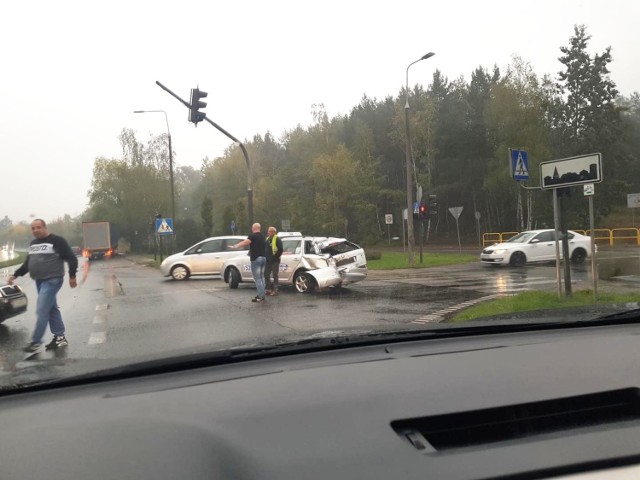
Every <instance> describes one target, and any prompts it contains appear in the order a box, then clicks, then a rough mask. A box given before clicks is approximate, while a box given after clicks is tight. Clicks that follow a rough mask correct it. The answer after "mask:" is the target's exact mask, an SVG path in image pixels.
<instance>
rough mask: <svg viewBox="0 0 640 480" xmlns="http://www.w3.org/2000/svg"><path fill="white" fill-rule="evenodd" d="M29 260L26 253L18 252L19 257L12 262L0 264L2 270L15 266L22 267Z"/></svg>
mask: <svg viewBox="0 0 640 480" xmlns="http://www.w3.org/2000/svg"><path fill="white" fill-rule="evenodd" d="M26 258H27V253H26V252H18V256H17V257H16V258H14V259H12V260H5V261H3V262H0V268H6V267H11V266H13V265H22V264H23V263H24V261H25V259H26Z"/></svg>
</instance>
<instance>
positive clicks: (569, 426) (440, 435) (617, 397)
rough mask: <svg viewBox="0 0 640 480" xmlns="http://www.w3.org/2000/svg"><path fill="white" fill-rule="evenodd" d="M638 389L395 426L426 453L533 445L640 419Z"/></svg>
mask: <svg viewBox="0 0 640 480" xmlns="http://www.w3.org/2000/svg"><path fill="white" fill-rule="evenodd" d="M639 392H640V390H639V389H637V388H627V389H623V390H613V391H609V392H599V393H594V394H588V395H580V396H576V397H566V398H559V399H554V400H545V401H542V402H533V403H523V404H519V405H510V406H506V407H496V408H489V409H485V410H473V411H467V412H461V413H452V414H446V415H436V416H433V417H422V418H413V419H408V420H397V421H393V422H391V427H392V428H393V429H394V430H395V431H396V433H397V434H398V435H400V437H402V438H403V439H405V440H406V441H408V442H409V443H410V444H411V445H413V446H414V447H415V448H416V449H418V450H422V451H424V452H434V451H445V450H449V449H453V448H461V447H472V446H478V445H485V444H489V443H496V442H504V441H513V440H519V439H530V438H531V437H535V436H536V435H542V434H548V433H558V432H569V431H571V430H575V429H578V428H585V427H597V426H602V425H607V424H612V423H615V422H624V421H633V420H638V419H640V395H639V394H638V393H639Z"/></svg>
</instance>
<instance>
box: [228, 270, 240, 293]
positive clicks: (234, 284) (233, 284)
mask: <svg viewBox="0 0 640 480" xmlns="http://www.w3.org/2000/svg"><path fill="white" fill-rule="evenodd" d="M238 285H240V272H239V271H238V269H237V268H235V267H231V268H230V269H229V288H238Z"/></svg>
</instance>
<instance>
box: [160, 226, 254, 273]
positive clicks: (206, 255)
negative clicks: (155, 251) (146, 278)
mask: <svg viewBox="0 0 640 480" xmlns="http://www.w3.org/2000/svg"><path fill="white" fill-rule="evenodd" d="M245 238H247V237H246V236H239V235H231V236H226V237H211V238H207V239H205V240H202V241H201V242H199V243H196V244H195V245H193V246H192V247H189V248H187V249H186V250H185V251H184V252H182V253H175V254H173V255H170V256H168V257H167V258H165V260H164V261H163V262H162V264H161V265H160V271H161V272H162V275H163V276H165V277H169V276H170V277H172V278H173V279H174V280H186V279H188V278H189V277H190V276H192V275H219V274H220V271H221V268H222V264H223V263H224V261H225V260H227V259H229V258H231V257H237V256H238V255H244V256H246V255H247V253H246V250H249V247H248V246H247V247H243V248H238V249H235V250H229V245H235V244H236V243H238V242H239V241H241V240H244V239H245ZM243 250H244V253H243Z"/></svg>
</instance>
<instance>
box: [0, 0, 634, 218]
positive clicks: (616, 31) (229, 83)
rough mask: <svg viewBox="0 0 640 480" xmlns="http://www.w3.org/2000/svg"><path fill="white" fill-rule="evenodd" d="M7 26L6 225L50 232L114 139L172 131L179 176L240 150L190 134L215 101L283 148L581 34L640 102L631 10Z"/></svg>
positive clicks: (231, 13)
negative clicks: (404, 94) (201, 96)
mask: <svg viewBox="0 0 640 480" xmlns="http://www.w3.org/2000/svg"><path fill="white" fill-rule="evenodd" d="M1 11H2V15H1V16H0V44H1V45H2V55H1V57H0V58H1V59H2V63H1V65H2V68H1V69H0V185H1V191H2V197H3V201H2V202H0V218H4V216H5V215H6V216H8V217H9V218H10V219H11V220H12V221H13V222H14V223H17V222H20V221H30V219H31V218H33V217H40V218H44V219H45V220H47V221H52V220H55V219H56V218H58V217H61V216H63V215H65V214H69V215H71V216H74V217H75V216H77V215H79V214H81V213H82V212H83V211H84V210H85V209H86V208H87V202H88V197H87V193H88V191H89V190H90V188H91V178H92V171H93V162H94V160H95V159H96V158H97V157H111V158H118V157H119V156H120V155H121V150H120V145H119V142H118V135H119V134H120V132H121V131H122V129H123V128H131V129H133V130H135V131H136V134H137V137H138V139H139V140H140V141H143V142H146V140H147V139H148V138H149V135H160V134H162V133H165V132H166V131H167V122H166V121H165V116H164V114H162V113H146V114H134V113H133V111H134V110H164V111H165V112H166V114H167V117H166V118H167V119H168V124H169V130H170V132H171V137H172V143H173V149H174V151H175V153H176V156H175V164H176V166H178V167H179V166H186V165H189V166H192V167H194V168H199V167H200V166H201V164H202V160H203V158H205V157H209V158H215V157H217V156H220V155H222V153H223V152H224V150H225V149H226V148H228V147H230V146H231V145H232V141H231V140H230V139H228V138H227V137H226V136H224V135H223V134H222V133H220V132H219V131H217V130H216V129H214V128H213V127H212V126H211V125H209V124H206V123H201V124H199V125H198V127H194V125H193V124H191V123H189V122H188V121H187V117H188V111H187V108H186V107H185V106H184V105H182V104H181V103H180V102H178V101H177V100H176V99H174V98H173V97H172V96H170V95H169V94H168V93H166V92H165V91H163V90H162V89H161V88H160V87H158V86H157V85H156V83H155V82H156V81H160V82H161V83H163V84H164V85H165V86H167V87H168V88H169V89H171V90H173V91H174V92H175V93H176V94H178V95H179V96H181V97H182V98H184V99H185V100H187V101H188V100H189V94H190V90H191V89H192V88H195V87H199V88H200V89H201V90H204V91H206V92H208V97H207V98H206V102H207V107H206V108H205V110H204V111H206V112H207V116H208V117H209V118H210V119H212V120H213V121H214V122H216V123H217V124H218V125H220V126H221V127H223V128H224V129H225V130H227V131H228V132H229V133H231V134H232V135H234V136H235V137H237V138H238V139H240V140H241V141H245V140H247V141H249V140H251V138H253V136H254V135H256V134H260V135H264V134H265V133H267V132H270V133H271V134H272V135H273V136H274V137H275V138H276V139H280V138H281V137H282V135H283V134H284V133H285V132H286V131H287V130H291V129H293V128H295V127H296V126H297V125H302V126H303V127H307V126H309V125H311V124H312V123H313V118H312V115H311V111H312V105H314V104H320V103H322V104H324V105H325V109H326V111H327V114H328V115H329V117H333V116H336V115H347V114H349V112H350V110H351V109H352V108H353V107H354V106H356V105H357V104H359V103H360V101H361V99H362V97H363V96H364V95H366V96H368V97H370V98H375V99H379V100H380V99H383V98H385V97H387V96H393V97H395V96H397V95H398V93H399V92H400V89H401V88H402V87H403V86H404V84H405V81H406V78H405V75H406V68H407V66H408V65H409V64H410V63H411V62H413V61H414V60H417V59H418V58H420V57H421V56H422V55H424V54H425V53H427V52H434V53H435V56H433V57H431V58H429V59H427V60H425V61H422V62H419V63H417V64H415V65H413V66H412V67H411V68H410V70H409V84H410V85H411V86H412V85H415V84H422V85H423V86H425V87H426V86H427V85H428V84H429V83H430V81H431V79H432V76H433V72H434V71H435V70H436V69H438V70H440V71H441V72H442V74H443V75H444V76H445V77H447V78H448V79H449V80H454V79H456V78H458V77H461V76H462V77H464V78H465V79H466V80H467V81H468V80H469V79H470V76H471V72H472V71H473V70H474V69H475V68H477V67H478V66H482V67H485V68H488V69H492V68H493V66H494V65H497V66H498V67H500V68H501V69H502V70H504V69H506V67H507V65H508V64H509V63H510V62H511V60H512V58H513V55H519V56H520V57H522V58H523V59H524V60H525V61H527V62H529V63H530V64H531V66H532V67H533V69H534V71H535V72H536V74H538V75H539V76H542V75H543V74H550V75H551V76H552V77H555V76H556V75H557V72H558V71H560V70H561V67H562V65H561V64H560V63H559V62H558V57H559V56H560V55H561V52H560V50H559V48H560V47H561V46H566V45H568V44H569V39H570V37H571V36H572V35H573V28H574V25H576V24H584V25H586V26H587V31H588V33H589V34H590V35H591V36H592V38H591V41H590V43H589V53H590V54H591V55H593V54H595V53H602V52H603V51H604V49H605V48H606V47H608V46H611V47H612V54H613V62H612V63H611V65H610V70H611V78H612V80H613V81H614V82H615V83H616V84H617V87H618V90H619V91H620V92H621V93H622V94H623V95H630V94H632V93H633V92H637V91H640V85H639V81H638V78H640V57H639V56H638V53H637V49H638V46H639V45H640V30H638V29H637V25H636V24H637V19H638V18H640V2H637V1H636V0H629V1H622V0H610V1H608V2H604V1H592V0H582V1H574V0H553V1H550V0H536V1H517V0H506V1H503V0H487V1H485V2H478V1H467V0H459V1H457V2H427V1H421V2H420V1H416V0H412V1H407V0H393V1H384V2H383V1H378V0H371V1H368V2H363V1H358V2H355V1H353V2H349V1H345V0H342V1H336V0H325V1H323V2H304V1H299V0H297V1H289V0H286V1H280V0H272V1H268V2H266V1H254V0H245V1H242V2H212V1H195V0H181V1H172V2H170V1H165V0H154V1H147V0H126V1H122V0H111V1H109V2H99V3H98V2H91V1H86V0H85V1H69V0H57V1H55V2H52V1H50V0H47V1H42V0H32V1H30V2H5V3H4V4H3V6H2V10H1Z"/></svg>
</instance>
